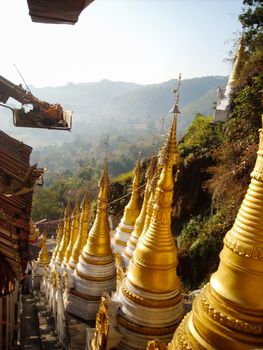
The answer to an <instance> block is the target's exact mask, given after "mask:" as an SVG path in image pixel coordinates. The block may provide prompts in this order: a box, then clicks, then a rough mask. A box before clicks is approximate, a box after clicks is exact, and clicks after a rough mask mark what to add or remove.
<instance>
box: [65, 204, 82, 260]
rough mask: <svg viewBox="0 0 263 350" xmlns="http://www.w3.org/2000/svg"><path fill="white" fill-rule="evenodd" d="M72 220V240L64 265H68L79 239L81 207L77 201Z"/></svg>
mask: <svg viewBox="0 0 263 350" xmlns="http://www.w3.org/2000/svg"><path fill="white" fill-rule="evenodd" d="M72 216H73V217H72V220H71V230H70V240H69V244H68V246H67V250H66V254H65V257H64V264H65V265H67V264H68V262H69V259H70V256H71V253H72V249H73V247H74V244H75V242H76V240H77V237H78V232H79V205H78V201H77V200H76V201H75V206H74V209H73V213H72Z"/></svg>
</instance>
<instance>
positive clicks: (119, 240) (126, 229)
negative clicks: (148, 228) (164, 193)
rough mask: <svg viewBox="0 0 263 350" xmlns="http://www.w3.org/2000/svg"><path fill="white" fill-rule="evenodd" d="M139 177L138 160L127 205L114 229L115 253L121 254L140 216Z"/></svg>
mask: <svg viewBox="0 0 263 350" xmlns="http://www.w3.org/2000/svg"><path fill="white" fill-rule="evenodd" d="M140 176H141V162H140V159H139V160H138V162H137V164H136V167H135V169H134V178H133V183H132V193H131V198H130V200H129V203H128V204H127V205H126V207H125V208H124V213H123V217H122V219H121V221H120V223H119V225H118V227H117V228H116V231H115V234H114V237H113V239H112V245H113V247H114V250H115V251H116V253H119V254H122V252H123V251H124V249H125V247H126V244H127V241H128V239H129V238H130V235H131V233H132V231H133V229H134V224H135V221H136V219H137V217H138V215H139V214H140V210H141V199H140Z"/></svg>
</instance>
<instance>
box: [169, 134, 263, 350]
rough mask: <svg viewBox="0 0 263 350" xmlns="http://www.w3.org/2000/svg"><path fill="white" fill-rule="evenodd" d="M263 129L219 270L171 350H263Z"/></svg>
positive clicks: (178, 332) (179, 330) (227, 237)
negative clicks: (253, 164) (251, 170)
mask: <svg viewBox="0 0 263 350" xmlns="http://www.w3.org/2000/svg"><path fill="white" fill-rule="evenodd" d="M262 291H263V129H260V143H259V151H258V155H257V160H256V164H255V167H254V170H253V172H252V174H251V182H250V185H249V187H248V190H247V194H246V196H245V198H244V200H243V203H242V204H241V207H240V209H239V212H238V214H237V217H236V220H235V222H234V225H233V227H232V228H231V230H230V231H228V232H227V234H226V236H225V239H224V247H223V250H222V251H221V254H220V264H219V267H218V270H217V271H216V272H215V273H214V274H213V275H212V276H211V279H210V283H208V284H207V285H206V286H205V287H204V288H203V289H202V292H201V294H200V295H198V296H197V297H196V299H195V300H194V303H193V310H192V312H191V313H189V314H188V315H187V316H186V317H185V318H184V320H183V322H182V323H181V325H180V326H179V328H178V329H177V331H176V333H175V335H174V339H173V340H172V342H171V343H170V344H169V347H168V348H169V350H173V349H176V350H180V349H218V350H219V349H233V350H243V349H259V348H260V349H261V348H263V298H262Z"/></svg>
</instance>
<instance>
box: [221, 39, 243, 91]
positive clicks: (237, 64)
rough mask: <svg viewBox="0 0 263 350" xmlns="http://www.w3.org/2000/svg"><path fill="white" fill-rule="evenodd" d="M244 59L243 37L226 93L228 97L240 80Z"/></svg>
mask: <svg viewBox="0 0 263 350" xmlns="http://www.w3.org/2000/svg"><path fill="white" fill-rule="evenodd" d="M243 58H244V38H243V36H242V37H241V39H240V42H239V45H238V49H237V54H236V57H235V62H234V65H233V68H232V70H231V73H230V76H229V79H228V83H227V87H226V92H225V94H226V95H228V94H229V93H232V89H233V86H234V85H235V84H236V81H237V79H238V75H239V72H240V68H241V65H242V62H243Z"/></svg>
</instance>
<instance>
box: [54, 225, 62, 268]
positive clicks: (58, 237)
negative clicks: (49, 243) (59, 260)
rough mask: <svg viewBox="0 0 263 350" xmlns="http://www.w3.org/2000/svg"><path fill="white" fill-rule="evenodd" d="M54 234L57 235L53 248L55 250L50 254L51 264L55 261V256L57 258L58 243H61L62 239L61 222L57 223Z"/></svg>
mask: <svg viewBox="0 0 263 350" xmlns="http://www.w3.org/2000/svg"><path fill="white" fill-rule="evenodd" d="M56 234H57V238H56V247H55V249H54V251H53V254H52V262H54V261H55V259H56V256H57V253H58V250H59V245H60V242H61V240H62V237H63V225H62V222H59V223H58V227H57V230H56Z"/></svg>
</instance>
